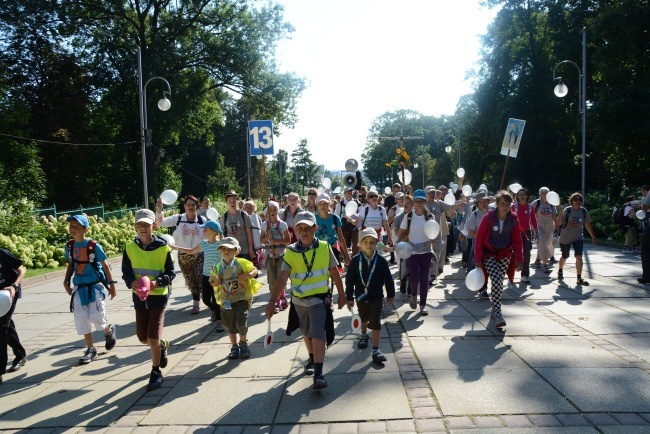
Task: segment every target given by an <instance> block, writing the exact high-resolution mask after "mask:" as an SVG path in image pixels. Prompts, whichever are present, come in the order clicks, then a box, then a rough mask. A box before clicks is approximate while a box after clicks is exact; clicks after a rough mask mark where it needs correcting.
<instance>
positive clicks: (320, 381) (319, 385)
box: [314, 375, 327, 390]
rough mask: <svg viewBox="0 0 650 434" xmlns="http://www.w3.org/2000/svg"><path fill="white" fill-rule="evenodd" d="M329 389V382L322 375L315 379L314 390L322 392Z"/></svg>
mask: <svg viewBox="0 0 650 434" xmlns="http://www.w3.org/2000/svg"><path fill="white" fill-rule="evenodd" d="M326 387H327V381H325V377H324V376H322V375H318V376H316V377H314V389H316V390H320V389H325V388H326Z"/></svg>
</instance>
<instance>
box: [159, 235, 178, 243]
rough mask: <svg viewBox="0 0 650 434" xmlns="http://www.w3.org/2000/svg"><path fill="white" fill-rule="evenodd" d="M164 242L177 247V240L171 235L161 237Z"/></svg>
mask: <svg viewBox="0 0 650 434" xmlns="http://www.w3.org/2000/svg"><path fill="white" fill-rule="evenodd" d="M160 238H162V239H163V240H165V241H166V242H167V245H168V246H175V245H176V240H174V237H172V236H171V235H169V234H163V235H161V236H160Z"/></svg>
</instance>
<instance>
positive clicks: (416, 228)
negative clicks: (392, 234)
mask: <svg viewBox="0 0 650 434" xmlns="http://www.w3.org/2000/svg"><path fill="white" fill-rule="evenodd" d="M425 223H426V220H425V218H424V214H422V215H417V214H416V213H415V211H413V218H412V219H411V227H410V229H409V242H411V243H413V244H420V243H424V242H428V241H430V240H429V238H427V236H426V235H424V224H425ZM399 227H400V229H402V230H404V231H405V230H406V229H407V228H408V214H406V215H405V216H404V219H403V220H402V224H401V225H400V226H399Z"/></svg>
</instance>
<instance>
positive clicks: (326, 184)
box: [321, 178, 332, 190]
mask: <svg viewBox="0 0 650 434" xmlns="http://www.w3.org/2000/svg"><path fill="white" fill-rule="evenodd" d="M321 184H323V187H324V188H325V190H329V188H330V187H331V186H332V180H331V179H329V178H323V182H321Z"/></svg>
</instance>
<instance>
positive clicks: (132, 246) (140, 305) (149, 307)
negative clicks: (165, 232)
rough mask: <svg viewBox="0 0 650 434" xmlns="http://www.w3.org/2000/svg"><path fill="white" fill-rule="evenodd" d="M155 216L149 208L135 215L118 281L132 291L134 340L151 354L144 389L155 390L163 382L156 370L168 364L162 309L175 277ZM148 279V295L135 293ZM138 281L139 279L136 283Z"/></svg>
mask: <svg viewBox="0 0 650 434" xmlns="http://www.w3.org/2000/svg"><path fill="white" fill-rule="evenodd" d="M155 220H156V215H155V214H154V213H153V211H151V210H149V209H141V210H138V211H136V213H135V231H136V232H137V234H138V237H137V238H136V239H135V240H133V241H131V242H130V243H129V244H127V245H126V248H125V249H124V255H123V256H122V279H124V283H126V286H128V287H129V288H131V290H132V292H133V296H132V298H133V307H134V308H135V332H136V335H137V336H138V340H139V341H140V342H141V343H142V344H143V345H147V346H148V347H149V349H150V351H151V363H152V368H151V376H150V377H149V384H148V385H147V389H148V390H153V389H158V388H159V387H160V385H161V384H162V382H163V375H162V372H160V368H165V367H166V366H167V363H168V359H167V351H168V349H169V341H167V340H166V339H163V338H162V333H163V326H164V322H165V308H166V307H167V300H169V295H170V291H171V286H170V285H171V283H172V280H173V279H174V277H176V274H175V273H174V263H173V261H172V256H171V251H172V250H171V247H169V246H168V245H167V242H166V241H165V240H164V239H163V238H161V237H159V236H157V235H154V234H153V228H154V222H155ZM143 276H147V277H148V278H149V280H150V285H149V287H148V292H144V293H142V292H139V291H138V283H139V280H140V278H141V277H143ZM140 282H141V280H140Z"/></svg>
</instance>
